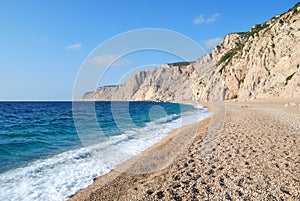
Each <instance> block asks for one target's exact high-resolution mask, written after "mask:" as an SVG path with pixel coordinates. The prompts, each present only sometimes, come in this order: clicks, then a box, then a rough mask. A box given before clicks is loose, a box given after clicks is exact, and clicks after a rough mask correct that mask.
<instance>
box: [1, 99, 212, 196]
mask: <svg viewBox="0 0 300 201" xmlns="http://www.w3.org/2000/svg"><path fill="white" fill-rule="evenodd" d="M209 115H210V113H209V112H208V110H207V108H204V107H202V106H200V105H193V104H178V103H167V102H54V101H53V102H0V200H1V201H6V200H22V201H23V200H55V201H59V200H66V199H68V197H70V196H71V195H73V194H74V193H76V192H77V191H79V190H80V189H83V188H86V187H87V186H89V185H90V184H92V183H93V180H94V179H95V178H96V177H98V176H101V175H103V174H105V173H108V172H109V171H110V170H112V169H113V168H114V167H115V166H116V165H118V164H120V163H121V162H123V161H125V160H127V159H129V158H131V157H132V156H134V155H136V154H139V153H140V152H142V151H143V150H145V149H147V148H148V147H150V146H152V145H154V144H155V143H157V142H159V141H160V140H161V139H162V138H164V137H165V136H166V135H167V134H168V132H170V131H172V130H174V129H176V128H179V127H182V126H184V125H187V124H190V123H194V122H197V121H199V120H202V119H204V118H206V117H208V116H209Z"/></svg>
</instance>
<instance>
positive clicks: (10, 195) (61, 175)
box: [0, 107, 209, 201]
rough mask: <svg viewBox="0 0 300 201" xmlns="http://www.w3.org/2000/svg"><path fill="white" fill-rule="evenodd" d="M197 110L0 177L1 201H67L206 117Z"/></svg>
mask: <svg viewBox="0 0 300 201" xmlns="http://www.w3.org/2000/svg"><path fill="white" fill-rule="evenodd" d="M198 109H199V110H195V111H191V112H186V113H183V114H182V116H181V117H180V118H179V116H178V115H170V116H167V117H164V118H161V119H159V120H156V121H154V122H150V123H148V124H147V126H146V127H143V128H139V129H132V130H130V131H126V132H124V134H122V135H119V136H112V137H109V138H107V141H104V142H101V143H99V144H97V145H93V146H89V147H86V148H80V149H77V150H71V151H67V152H64V153H61V154H58V155H55V156H52V157H50V158H47V159H42V160H37V161H35V162H33V163H30V164H28V165H27V166H25V167H20V168H17V169H13V170H10V171H7V172H4V173H2V174H0V200H3V201H4V200H25V201H26V200H56V201H59V200H66V199H67V198H68V197H69V196H70V195H72V194H74V193H76V192H77V191H79V190H80V189H83V188H85V187H87V186H89V185H90V184H92V183H93V179H94V178H96V177H98V176H100V175H103V174H105V173H107V172H109V171H110V170H111V169H113V168H114V167H115V166H116V165H117V164H119V163H121V162H123V161H125V160H127V159H129V158H130V157H132V156H133V155H136V154H138V153H140V152H142V151H143V150H145V149H147V148H148V147H150V146H152V145H154V144H155V143H157V142H158V141H160V140H161V139H162V138H164V137H165V136H166V135H167V134H168V132H170V131H172V130H174V129H176V128H179V127H181V126H184V125H187V124H190V123H194V122H197V121H199V120H202V119H204V118H206V117H207V116H209V113H208V112H207V110H206V109H204V108H203V107H200V108H198Z"/></svg>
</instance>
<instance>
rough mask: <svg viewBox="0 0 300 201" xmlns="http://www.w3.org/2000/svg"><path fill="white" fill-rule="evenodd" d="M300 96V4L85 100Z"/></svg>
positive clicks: (178, 99) (193, 99) (202, 99)
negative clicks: (190, 56) (200, 51)
mask: <svg viewBox="0 0 300 201" xmlns="http://www.w3.org/2000/svg"><path fill="white" fill-rule="evenodd" d="M296 96H300V3H298V4H296V5H295V6H294V7H293V8H292V9H290V10H289V11H288V12H286V13H284V14H282V15H278V16H275V17H273V18H272V19H271V20H269V21H268V22H265V23H263V24H258V25H255V26H253V27H252V29H251V30H250V31H248V32H242V33H233V34H229V35H227V36H226V37H225V38H224V39H223V40H222V42H221V43H220V44H219V45H217V46H216V47H215V48H213V49H212V51H210V52H209V53H208V54H206V55H204V56H203V57H201V58H200V59H198V60H196V61H195V62H190V63H186V62H182V63H176V64H164V65H162V66H160V67H159V68H155V69H150V70H147V71H140V72H136V73H135V74H133V75H132V76H131V78H130V79H129V80H128V81H127V82H126V83H125V84H124V85H120V86H108V87H101V88H99V89H97V90H96V91H94V92H88V93H86V94H84V95H83V96H82V97H81V100H139V101H144V100H149V101H176V102H184V101H191V100H192V101H207V100H215V99H218V100H220V99H222V100H224V99H226V100H230V99H238V100H249V99H261V98H275V97H296Z"/></svg>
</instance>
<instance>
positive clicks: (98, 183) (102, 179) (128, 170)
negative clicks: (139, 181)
mask: <svg viewBox="0 0 300 201" xmlns="http://www.w3.org/2000/svg"><path fill="white" fill-rule="evenodd" d="M176 103H177V102H176ZM178 104H188V105H201V106H202V107H203V108H206V109H207V110H208V112H209V113H211V114H210V115H209V116H208V117H206V118H204V119H202V120H200V121H198V122H195V123H191V124H188V125H184V126H182V127H180V128H176V129H174V130H172V131H170V132H169V133H168V134H167V135H166V136H165V137H164V138H163V139H161V140H160V141H159V142H157V143H155V144H154V145H152V146H151V147H149V148H147V149H146V150H144V151H142V152H141V153H139V154H138V155H135V156H133V157H132V158H130V159H128V160H126V161H124V162H122V163H121V164H118V165H117V166H116V167H115V168H114V169H112V170H110V171H109V172H108V173H106V174H104V175H101V176H98V177H96V178H95V179H94V182H93V183H92V184H91V185H89V186H88V187H86V188H84V189H81V190H79V191H78V192H76V193H75V194H73V195H71V196H70V197H69V198H68V200H86V199H88V198H87V195H89V194H91V193H92V192H94V191H95V190H97V189H98V188H100V187H102V186H104V185H105V184H107V183H109V182H112V181H113V180H114V179H116V178H117V177H118V176H120V175H121V174H124V173H125V174H137V172H139V173H142V174H145V172H143V170H142V169H148V168H147V166H148V167H149V166H151V167H152V168H154V169H151V170H149V169H148V170H146V171H147V172H153V171H157V169H163V168H166V167H167V166H169V165H170V164H171V162H173V161H174V160H175V159H177V157H178V156H179V155H180V154H183V153H184V151H183V150H180V151H178V150H173V151H178V152H180V153H177V154H176V155H172V156H170V157H171V159H170V158H166V155H165V152H166V151H165V150H163V151H162V153H163V154H162V155H164V156H163V157H164V158H165V160H167V161H165V162H166V163H163V164H160V165H163V166H157V165H155V163H157V161H156V160H157V157H156V156H155V155H156V154H157V150H160V149H163V148H166V147H170V144H168V143H170V142H172V141H174V138H176V137H177V141H175V143H176V142H178V141H180V143H181V145H183V143H185V146H184V147H182V148H184V149H187V146H188V145H190V144H191V143H192V140H187V139H186V138H185V139H184V140H182V139H181V140H179V138H180V137H181V135H179V133H180V130H184V131H185V130H191V129H192V130H194V132H193V133H195V132H196V130H195V129H197V128H198V127H199V126H208V124H209V122H210V119H211V116H212V105H211V104H210V103H208V102H200V103H197V102H183V103H178ZM188 137H190V136H188ZM194 137H195V136H193V138H194ZM188 142H189V143H188ZM172 143H173V144H174V142H172ZM166 144H168V145H166ZM174 156H175V157H174ZM149 157H152V161H151V162H149ZM145 159H147V162H146V163H145V161H142V160H145ZM143 162H144V163H143ZM134 163H138V164H145V165H143V166H139V167H138V168H132V167H133V166H134ZM150 163H151V165H150Z"/></svg>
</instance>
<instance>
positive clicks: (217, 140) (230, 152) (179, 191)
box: [70, 99, 300, 201]
mask: <svg viewBox="0 0 300 201" xmlns="http://www.w3.org/2000/svg"><path fill="white" fill-rule="evenodd" d="M289 102H293V103H297V104H299V103H300V99H291V100H268V101H255V102H237V103H233V102H228V103H226V105H224V104H221V105H220V104H219V105H213V106H212V107H210V108H211V109H212V112H213V115H212V116H211V117H210V118H207V119H205V120H203V121H201V122H199V123H196V124H192V125H188V126H185V127H183V128H180V129H176V130H174V131H173V132H171V133H170V134H169V135H168V136H167V137H166V138H165V139H164V140H162V141H161V142H159V143H157V144H156V145H155V146H153V147H151V148H149V149H148V150H146V151H144V152H143V153H142V154H140V155H138V156H136V157H134V158H132V159H130V160H128V161H126V162H125V163H123V164H121V165H119V166H118V167H117V168H116V169H115V170H113V171H111V172H110V173H108V174H106V175H104V176H101V177H99V178H97V179H96V180H95V182H94V183H93V184H92V185H91V186H89V187H88V188H86V189H83V190H81V191H80V192H78V193H77V194H75V195H74V196H73V197H72V198H70V200H122V201H123V200H178V201H179V200H300V107H285V106H284V105H285V104H286V103H289ZM224 109H225V110H224Z"/></svg>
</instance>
